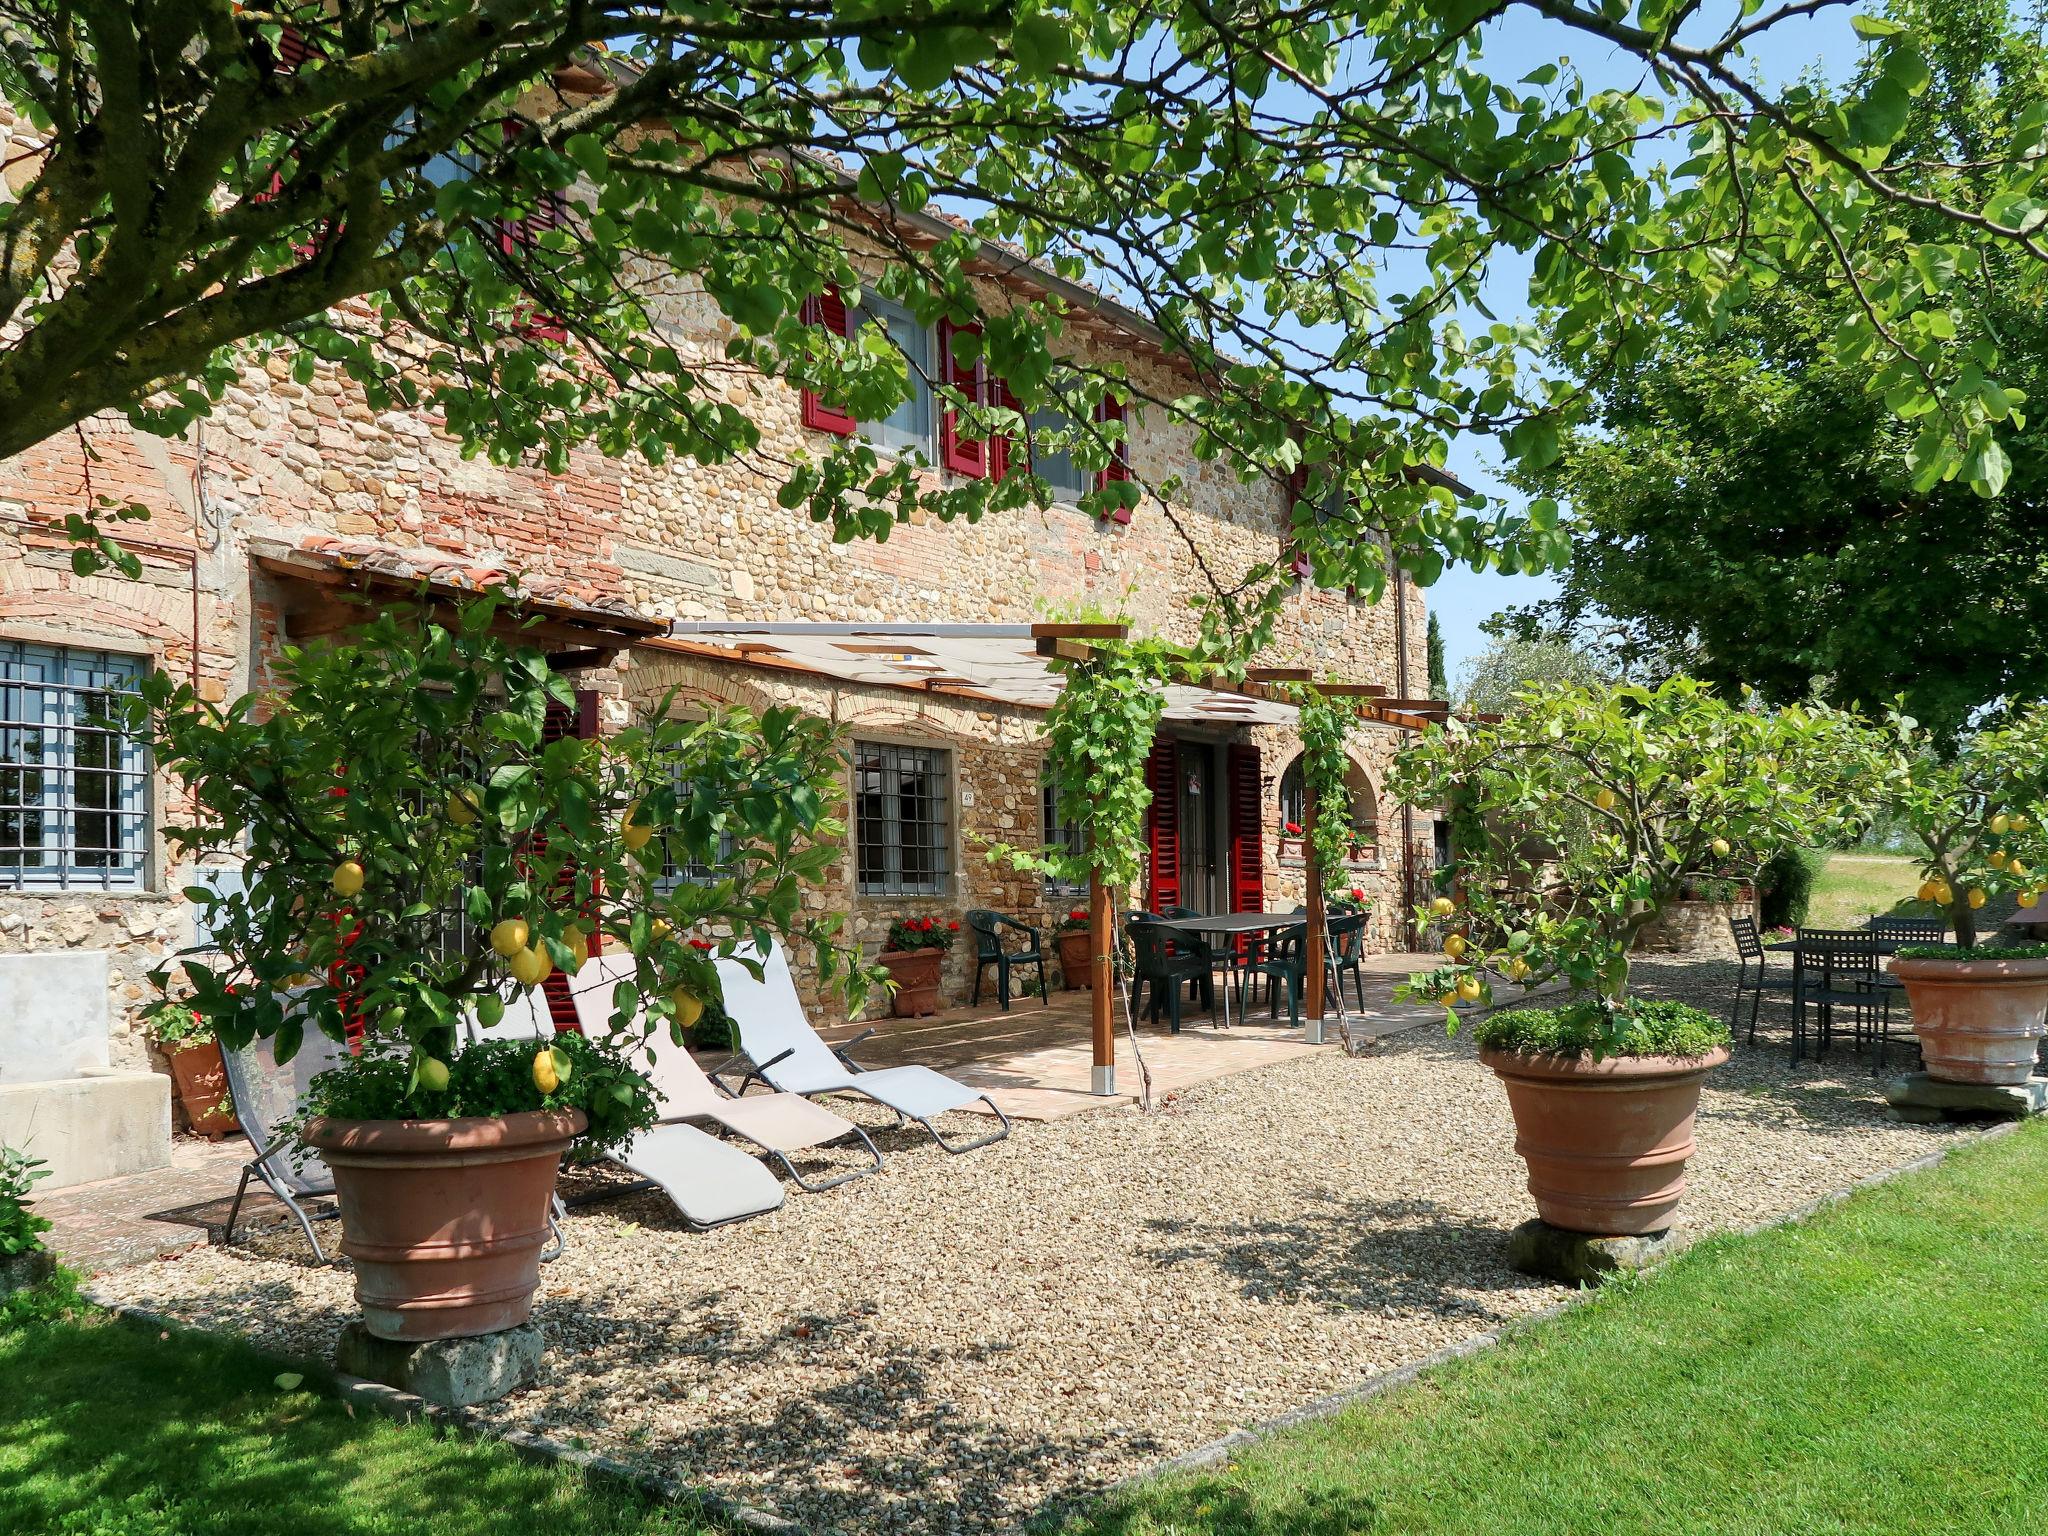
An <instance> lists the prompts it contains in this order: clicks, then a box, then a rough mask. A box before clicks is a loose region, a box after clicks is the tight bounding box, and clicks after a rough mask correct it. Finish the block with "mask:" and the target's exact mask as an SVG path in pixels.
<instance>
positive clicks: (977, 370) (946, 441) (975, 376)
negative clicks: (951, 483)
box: [939, 320, 989, 480]
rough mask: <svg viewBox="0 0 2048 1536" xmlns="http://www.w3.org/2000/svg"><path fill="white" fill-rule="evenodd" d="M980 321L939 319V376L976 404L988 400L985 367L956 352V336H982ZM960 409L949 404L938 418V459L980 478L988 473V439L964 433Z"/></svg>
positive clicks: (950, 466)
mask: <svg viewBox="0 0 2048 1536" xmlns="http://www.w3.org/2000/svg"><path fill="white" fill-rule="evenodd" d="M980 334H981V327H980V326H978V325H955V324H954V323H953V322H952V321H950V320H941V321H940V322H939V377H940V378H941V379H942V380H943V381H944V382H946V383H948V384H950V385H952V386H953V388H955V389H957V390H959V391H960V393H961V394H963V395H965V396H966V397H967V398H968V399H969V400H972V401H973V402H974V403H975V404H976V405H981V404H985V403H986V400H987V397H986V396H985V395H984V394H983V392H982V368H981V363H980V360H979V359H977V360H976V361H974V362H971V363H964V362H962V361H961V360H960V359H959V358H957V357H955V356H954V355H953V338H954V337H956V336H979V335H980ZM956 415H957V413H956V412H954V411H953V410H951V409H950V408H949V409H948V410H946V411H945V412H944V414H942V415H941V416H940V418H939V462H940V463H941V464H943V465H945V466H946V468H948V469H950V470H952V471H953V473H954V474H956V475H967V476H969V477H970V478H972V479H975V480H979V479H982V478H983V477H984V476H986V475H987V474H988V459H989V453H988V440H987V439H986V438H980V437H962V436H961V435H960V430H959V423H958V422H957V421H956V420H955V417H956Z"/></svg>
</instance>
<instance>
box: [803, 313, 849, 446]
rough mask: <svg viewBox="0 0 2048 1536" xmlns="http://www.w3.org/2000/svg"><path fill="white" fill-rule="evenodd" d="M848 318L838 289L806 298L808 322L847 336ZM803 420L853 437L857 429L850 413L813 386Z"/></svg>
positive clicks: (815, 427) (806, 393) (816, 428)
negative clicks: (820, 395)
mask: <svg viewBox="0 0 2048 1536" xmlns="http://www.w3.org/2000/svg"><path fill="white" fill-rule="evenodd" d="M846 318H847V317H846V301H845V300H844V299H842V298H840V297H839V290H838V289H837V288H827V289H826V290H825V291H824V292H823V293H821V294H819V295H818V296H817V297H815V298H810V299H805V300H804V324H805V325H822V326H823V327H824V328H825V329H826V330H828V331H830V332H831V333H832V334H833V335H834V336H845V335H848V334H850V333H849V332H848V330H847V326H846ZM803 421H804V425H805V426H807V427H809V428H811V429H812V430H813V431H816V432H830V433H832V434H833V435H834V436H835V437H849V436H851V435H852V433H853V429H854V420H853V417H852V416H851V415H850V414H849V413H847V412H845V411H842V410H840V409H839V407H838V406H836V405H827V404H826V403H825V402H824V401H823V400H821V399H819V398H818V393H817V391H816V390H811V389H807V390H805V391H804V402H803Z"/></svg>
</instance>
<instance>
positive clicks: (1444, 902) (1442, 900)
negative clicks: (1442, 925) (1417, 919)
mask: <svg viewBox="0 0 2048 1536" xmlns="http://www.w3.org/2000/svg"><path fill="white" fill-rule="evenodd" d="M1429 910H1430V911H1431V912H1434V913H1435V914H1436V915H1437V916H1438V917H1449V916H1450V915H1451V914H1452V913H1453V912H1455V911H1457V910H1458V904H1457V903H1456V902H1455V901H1453V900H1451V898H1450V897H1448V896H1439V897H1437V899H1436V900H1435V901H1432V902H1431V903H1430V904H1429Z"/></svg>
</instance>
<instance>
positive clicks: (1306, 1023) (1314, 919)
mask: <svg viewBox="0 0 2048 1536" xmlns="http://www.w3.org/2000/svg"><path fill="white" fill-rule="evenodd" d="M1307 790H1308V792H1307V793H1306V794H1305V795H1303V796H1302V801H1303V804H1302V811H1301V831H1302V842H1303V845H1304V847H1305V848H1306V850H1307V853H1308V859H1307V863H1308V900H1307V902H1306V903H1305V905H1306V906H1307V907H1308V931H1307V932H1306V933H1305V934H1304V935H1303V936H1302V945H1301V947H1302V960H1303V964H1304V967H1305V969H1304V971H1303V975H1302V988H1301V991H1302V1010H1301V1013H1302V1032H1303V1033H1304V1034H1305V1035H1306V1036H1307V1037H1308V1041H1309V1043H1310V1044H1311V1045H1321V1044H1322V1043H1323V944H1324V939H1323V932H1324V922H1323V867H1322V865H1321V864H1320V863H1319V862H1318V861H1317V859H1316V801H1317V799H1318V794H1317V790H1316V786H1315V785H1313V784H1310V785H1308V786H1307Z"/></svg>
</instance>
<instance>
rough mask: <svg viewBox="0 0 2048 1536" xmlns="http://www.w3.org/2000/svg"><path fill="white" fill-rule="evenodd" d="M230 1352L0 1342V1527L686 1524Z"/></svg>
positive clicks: (334, 1533) (56, 1339)
mask: <svg viewBox="0 0 2048 1536" xmlns="http://www.w3.org/2000/svg"><path fill="white" fill-rule="evenodd" d="M277 1371H278V1367H277V1366H276V1365H275V1364H274V1363H270V1362H266V1361H264V1360H262V1359H261V1358H259V1357H257V1356H255V1355H253V1354H251V1353H250V1352H249V1351H247V1350H244V1349H240V1348H237V1347H235V1346H233V1345H230V1344H226V1343H221V1342H216V1341H211V1340H207V1339H203V1338H197V1337H194V1336H191V1335H184V1334H180V1335H174V1336H173V1337H172V1338H170V1339H168V1340H165V1339H161V1338H159V1337H158V1336H157V1335H155V1334H153V1333H148V1332H144V1331H140V1330H137V1329H134V1328H130V1327H126V1326H123V1325H121V1324H118V1323H112V1322H84V1323H78V1322H66V1323H47V1324H30V1325H28V1326H26V1327H22V1328H18V1329H13V1330H6V1331H0V1532H7V1533H13V1532H22V1533H27V1532H38V1533H43V1532H47V1533H50V1536H483V1533H491V1532H500V1531H517V1532H518V1533H519V1536H549V1533H560V1536H571V1533H574V1536H626V1533H634V1536H652V1533H655V1532H684V1531H690V1530H695V1529H697V1528H698V1526H697V1524H696V1523H695V1522H693V1521H691V1520H689V1519H687V1518H685V1517H684V1516H683V1515H682V1514H681V1513H679V1512H677V1511H675V1510H666V1511H656V1510H652V1509H650V1508H649V1507H648V1506H647V1505H645V1504H644V1503H643V1502H641V1501H640V1500H638V1499H634V1498H631V1497H628V1496H626V1495H624V1494H622V1493H618V1492H613V1491H609V1490H600V1489H598V1488H595V1487H593V1486H592V1485H590V1484H589V1483H587V1482H586V1481H585V1480H584V1478H583V1477H582V1476H581V1475H580V1474H577V1473H567V1472H562V1471H558V1470H555V1469H553V1468H548V1467H541V1466H536V1465H533V1464H531V1463H528V1462H524V1461H521V1460H519V1459H518V1458H517V1457H515V1456H514V1455H513V1454H512V1453H511V1452H510V1451H508V1450H506V1449H504V1448H503V1447H501V1446H492V1445H486V1444H484V1443H482V1442H479V1441H475V1440H470V1439H467V1438H460V1437H456V1436H452V1435H441V1434H437V1433H435V1432H434V1431H433V1430H432V1429H429V1428H426V1427H424V1426H413V1427H405V1428H401V1427H399V1426H397V1425H394V1424H391V1423H388V1422H386V1421H385V1420H382V1419H378V1418H374V1417H369V1416H365V1417H364V1418H362V1419H360V1420H358V1419H352V1418H350V1417H349V1415H348V1413H347V1412H346V1410H344V1409H343V1408H342V1407H341V1405H340V1404H338V1403H336V1402H333V1401H331V1400H329V1399H326V1398H321V1397H316V1396H314V1395H313V1394H312V1393H311V1392H308V1391H305V1390H303V1389H301V1390H298V1391H286V1390H283V1389H281V1388H280V1387H279V1386H278V1385H277V1381H276V1376H277Z"/></svg>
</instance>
